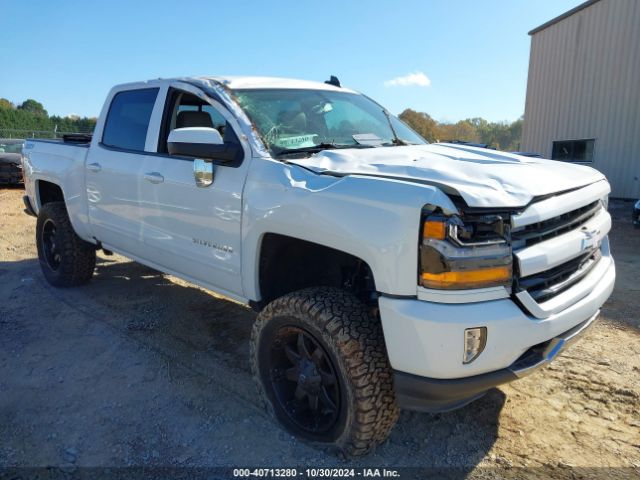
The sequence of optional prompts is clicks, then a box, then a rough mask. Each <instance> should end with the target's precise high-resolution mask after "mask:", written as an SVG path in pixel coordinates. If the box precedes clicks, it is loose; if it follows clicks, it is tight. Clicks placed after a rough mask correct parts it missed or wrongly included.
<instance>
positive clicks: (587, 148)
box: [551, 139, 596, 162]
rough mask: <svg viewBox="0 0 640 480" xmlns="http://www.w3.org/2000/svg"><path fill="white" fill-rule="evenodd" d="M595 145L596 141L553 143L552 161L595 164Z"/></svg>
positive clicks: (562, 141)
mask: <svg viewBox="0 0 640 480" xmlns="http://www.w3.org/2000/svg"><path fill="white" fill-rule="evenodd" d="M595 143H596V141H595V140H594V139H587V140H561V141H557V142H553V150H552V152H551V159H552V160H562V161H563V162H593V149H594V147H595Z"/></svg>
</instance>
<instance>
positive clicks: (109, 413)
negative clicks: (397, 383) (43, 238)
mask: <svg viewBox="0 0 640 480" xmlns="http://www.w3.org/2000/svg"><path fill="white" fill-rule="evenodd" d="M22 195H23V191H22V190H21V189H0V466H5V467H7V466H47V465H52V466H110V467H118V466H130V465H137V466H195V467H203V466H206V467H209V466H265V467H266V466H274V467H282V466H313V467H326V466H339V467H346V466H374V467H379V468H381V467H394V466H395V467H398V466H414V467H415V466H419V467H457V468H459V469H460V471H462V472H463V473H465V474H467V473H471V474H472V476H484V474H485V473H488V472H489V471H492V470H491V468H487V469H485V468H484V467H501V469H506V470H511V471H518V472H520V473H524V472H525V471H526V469H519V468H516V467H540V466H546V468H554V472H555V473H554V476H555V477H567V478H572V476H573V473H572V472H573V470H572V468H571V467H627V469H626V470H620V471H617V472H618V473H619V474H621V475H623V476H626V475H630V476H632V475H638V474H639V472H640V320H639V319H638V313H639V311H640V283H639V282H638V280H639V279H640V231H639V230H634V229H633V228H632V225H631V221H630V215H629V214H628V213H629V209H630V208H631V207H630V204H629V203H617V202H616V203H613V204H612V206H611V210H612V212H613V213H614V216H615V218H616V221H615V226H614V229H613V232H612V235H611V239H612V250H613V253H614V256H615V258H616V262H617V268H618V280H617V284H616V289H615V291H614V293H613V296H612V297H611V299H610V300H609V301H608V302H607V304H606V305H605V306H604V308H603V312H602V313H603V315H602V317H601V320H600V322H599V323H598V324H597V325H596V326H595V327H594V328H592V329H591V331H590V333H588V335H587V336H586V337H585V338H584V339H583V340H582V341H581V342H579V343H578V344H576V345H575V346H573V347H571V348H570V349H569V350H567V351H566V352H565V353H564V354H563V355H562V356H561V358H559V359H557V360H556V361H555V362H554V363H553V364H552V365H551V366H550V367H548V368H546V369H544V370H542V371H540V372H537V373H535V374H534V375H531V376H529V377H527V378H525V379H522V380H520V381H517V382H515V383H513V384H510V385H508V386H504V387H501V388H500V389H495V390H492V391H491V392H490V393H489V394H487V395H486V396H485V397H484V398H482V399H480V400H478V401H476V402H474V403H472V404H470V405H468V406H467V407H465V408H463V409H461V410H458V411H455V412H450V413H445V414H437V415H429V414H419V413H412V412H403V413H402V416H401V418H400V421H399V423H398V425H397V427H396V428H395V429H394V431H393V432H392V434H391V437H390V438H389V440H388V441H387V442H386V443H385V444H384V445H382V446H381V447H379V448H378V449H377V450H376V451H375V452H373V453H372V454H370V455H368V456H366V457H363V458H358V459H355V460H352V461H344V460H340V459H338V458H336V457H335V456H332V455H329V454H327V453H325V452H323V451H321V450H317V449H314V448H312V447H311V446H309V445H307V444H305V443H303V442H300V441H297V440H296V439H294V438H292V437H291V436H290V435H288V434H287V433H285V432H284V431H283V430H282V429H281V428H280V427H278V426H277V425H276V424H274V423H272V422H271V421H270V420H269V419H268V418H267V417H266V416H265V414H263V413H262V411H261V410H260V409H259V408H258V402H257V401H256V399H255V395H254V390H253V385H252V382H251V376H250V372H249V362H248V352H249V347H248V340H249V331H250V327H251V324H252V322H253V320H254V318H255V314H254V313H253V312H252V311H251V310H249V309H247V308H245V307H242V306H239V305H238V304H235V303H232V302H229V301H225V300H224V299H222V298H219V297H216V296H214V295H212V294H211V293H208V292H206V291H204V290H202V289H199V288H197V287H194V286H192V285H190V284H187V283H185V282H183V281H180V280H178V279H175V278H173V277H170V276H166V275H161V274H159V273H158V272H156V271H153V270H150V269H148V268H146V267H143V266H140V265H137V264H135V263H133V262H131V261H129V260H127V259H125V258H122V257H119V256H110V257H107V256H104V255H100V257H99V264H98V268H97V272H96V275H95V277H94V278H93V280H92V281H91V282H90V283H89V284H88V285H86V286H84V287H80V288H76V289H66V290H59V289H54V288H52V287H50V286H49V285H48V284H47V283H46V282H45V281H44V278H43V276H42V275H41V273H40V269H39V266H38V263H37V258H36V250H35V246H34V227H35V219H33V218H32V217H28V216H27V215H25V214H24V213H23V212H22V208H23V206H22V202H21V197H22ZM506 470H504V471H506ZM595 471H596V472H597V471H599V472H601V473H602V474H603V475H604V474H605V473H606V472H610V471H609V470H606V469H601V470H595ZM611 472H612V471H611ZM608 475H609V473H606V476H608Z"/></svg>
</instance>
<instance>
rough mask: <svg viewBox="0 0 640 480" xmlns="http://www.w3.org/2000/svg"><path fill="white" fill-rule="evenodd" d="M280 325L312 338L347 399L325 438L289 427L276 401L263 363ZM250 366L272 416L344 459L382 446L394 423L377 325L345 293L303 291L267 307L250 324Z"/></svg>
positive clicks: (393, 404)
mask: <svg viewBox="0 0 640 480" xmlns="http://www.w3.org/2000/svg"><path fill="white" fill-rule="evenodd" d="M278 325H292V326H295V327H299V328H302V329H305V330H306V331H308V332H310V333H311V334H313V335H314V336H315V339H316V340H318V341H319V343H320V344H321V345H322V346H323V347H324V348H325V349H326V351H327V352H328V353H329V356H330V357H331V360H332V362H333V364H334V365H335V367H336V368H335V370H336V373H337V376H338V378H339V380H340V386H341V388H342V390H343V391H344V395H343V396H342V397H341V398H344V399H345V400H346V401H344V402H342V403H341V405H340V410H341V411H342V414H341V416H340V418H339V420H338V421H336V427H335V430H334V431H333V432H332V433H331V434H327V435H325V437H324V438H318V437H317V436H313V435H308V434H307V433H306V432H304V431H301V430H300V429H296V428H292V426H291V421H288V420H287V418H283V415H284V416H285V417H286V413H285V412H284V410H283V408H281V407H279V404H278V401H277V400H275V398H274V395H275V393H274V390H273V387H270V385H269V382H270V380H269V378H270V375H271V374H270V372H269V371H268V367H267V365H266V364H267V363H268V359H267V357H268V355H269V354H268V352H269V349H273V348H277V347H275V346H273V345H270V344H269V343H270V342H271V340H272V339H273V338H274V337H273V332H274V331H276V330H275V329H276V328H278ZM270 326H272V327H271V328H270ZM279 328H282V327H279ZM270 330H271V333H270V332H269V331H270ZM251 366H252V371H253V377H254V381H255V383H256V386H257V389H258V392H259V395H260V398H261V399H262V400H263V403H264V406H265V408H266V410H267V411H268V412H269V414H270V415H271V416H273V417H274V418H275V419H276V420H279V421H280V423H282V424H283V425H284V426H285V428H287V429H288V430H289V431H291V432H292V433H293V434H295V435H297V436H300V437H302V438H304V439H305V440H308V441H311V442H313V443H315V444H316V445H318V446H321V447H326V448H328V449H331V450H334V451H335V450H337V451H338V452H339V453H341V454H343V455H345V456H347V457H349V456H357V455H363V454H365V453H367V452H369V451H370V450H371V449H373V448H374V447H376V446H377V445H378V444H380V443H382V442H383V441H384V440H385V439H386V438H387V437H388V435H389V433H390V431H391V429H392V428H393V426H394V425H395V423H396V421H397V419H398V415H399V409H398V406H397V403H396V399H395V394H394V389H393V373H392V370H391V366H390V365H389V360H388V356H387V351H386V347H385V343H384V336H383V332H382V326H381V324H380V321H379V320H378V319H376V318H373V317H372V316H371V315H370V314H369V312H368V310H367V308H366V307H365V306H364V305H363V304H362V303H361V302H360V301H359V300H358V299H357V298H355V297H354V296H353V295H351V294H349V293H348V292H345V291H343V290H340V289H337V288H329V287H318V288H307V289H304V290H300V291H297V292H294V293H290V294H287V295H284V296H283V297H280V298H278V299H276V300H274V301H273V302H271V303H270V304H269V305H267V307H266V308H265V309H264V310H263V311H262V312H261V313H260V314H259V315H258V318H257V319H256V322H255V324H254V326H253V331H252V335H251ZM274 401H275V403H274Z"/></svg>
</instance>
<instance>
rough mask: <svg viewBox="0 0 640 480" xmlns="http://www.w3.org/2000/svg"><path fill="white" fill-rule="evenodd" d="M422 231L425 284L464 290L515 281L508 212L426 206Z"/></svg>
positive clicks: (421, 277)
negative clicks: (470, 211) (451, 211)
mask: <svg viewBox="0 0 640 480" xmlns="http://www.w3.org/2000/svg"><path fill="white" fill-rule="evenodd" d="M505 217H506V218H505ZM421 231H422V238H421V242H420V272H419V273H420V278H419V283H420V285H422V286H423V287H425V288H436V289H449V290H463V289H471V288H487V287H496V286H505V287H509V286H510V285H511V282H512V276H513V274H512V252H511V232H510V227H509V222H508V215H500V214H475V215H474V214H464V215H463V216H462V217H461V216H458V215H448V216H447V215H444V214H442V213H438V212H435V211H434V210H433V209H430V208H426V209H425V214H424V216H423V220H422V230H421Z"/></svg>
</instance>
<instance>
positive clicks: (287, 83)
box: [115, 76, 358, 93]
mask: <svg viewBox="0 0 640 480" xmlns="http://www.w3.org/2000/svg"><path fill="white" fill-rule="evenodd" d="M203 80H204V81H211V82H216V83H220V84H222V85H224V86H225V87H227V88H230V89H232V90H242V89H306V90H331V91H337V92H348V93H358V92H356V91H355V90H351V89H349V88H344V87H337V86H335V85H332V84H329V83H325V82H316V81H313V80H301V79H294V78H282V77H258V76H191V77H174V78H158V79H154V80H147V81H145V82H133V83H125V84H121V85H117V86H116V87H115V88H116V89H118V90H119V89H121V88H123V87H128V88H131V87H133V86H139V85H154V84H163V83H171V82H177V81H186V82H193V81H203Z"/></svg>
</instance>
